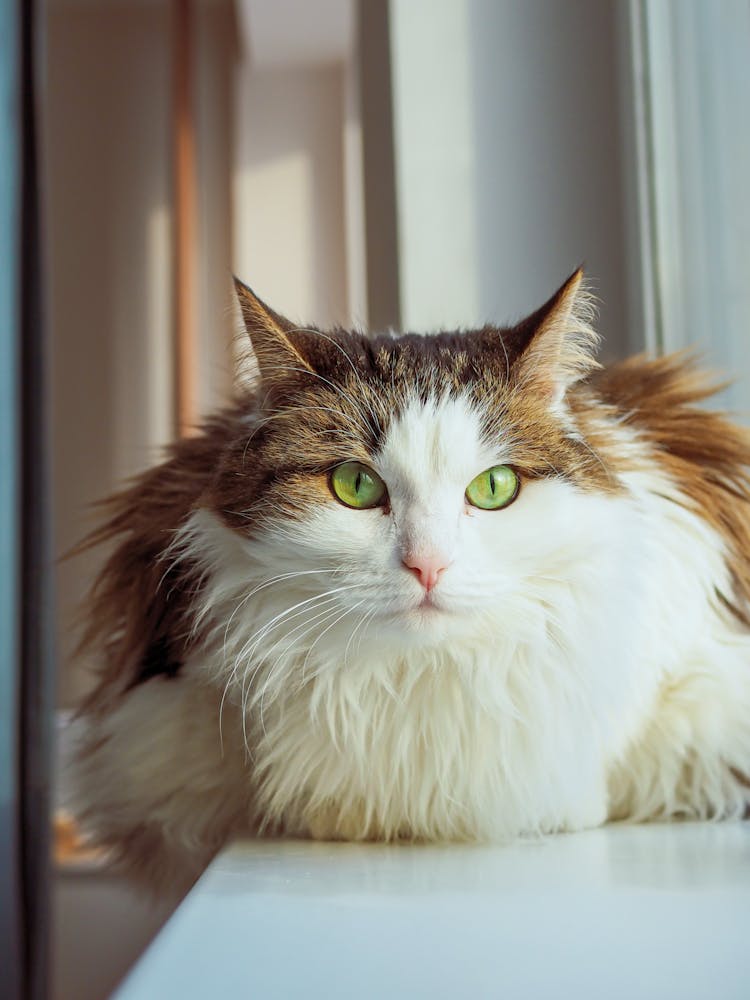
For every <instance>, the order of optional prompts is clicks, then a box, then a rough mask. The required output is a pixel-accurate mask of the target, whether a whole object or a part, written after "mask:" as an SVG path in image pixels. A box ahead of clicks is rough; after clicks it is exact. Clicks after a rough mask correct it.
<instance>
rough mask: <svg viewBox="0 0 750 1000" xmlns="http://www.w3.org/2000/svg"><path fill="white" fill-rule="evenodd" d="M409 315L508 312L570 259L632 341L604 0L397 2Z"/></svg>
mask: <svg viewBox="0 0 750 1000" xmlns="http://www.w3.org/2000/svg"><path fill="white" fill-rule="evenodd" d="M390 12H391V37H392V43H393V74H394V109H395V118H396V177H397V191H398V206H399V256H400V268H401V285H402V288H401V294H402V313H403V317H402V318H403V322H404V325H405V326H407V327H410V328H420V329H428V328H430V327H436V326H443V325H444V326H456V325H463V326H466V325H469V324H478V323H482V322H484V321H487V320H490V321H494V322H500V323H501V322H504V321H506V320H509V319H513V318H518V317H519V316H521V315H522V314H524V313H526V312H528V311H530V310H531V309H533V308H534V307H535V306H537V305H539V304H541V302H542V301H544V300H545V299H546V298H547V297H548V296H549V295H550V294H551V293H552V292H553V291H554V290H555V289H556V288H557V286H558V285H559V284H560V283H561V282H562V281H563V279H564V278H566V277H567V275H568V274H570V272H571V271H572V270H573V269H574V268H575V267H576V266H578V265H579V264H580V263H581V262H584V263H585V265H586V267H587V271H588V273H589V275H590V276H591V277H592V278H593V279H594V281H595V291H596V293H597V294H598V295H599V297H600V298H601V300H602V306H601V321H600V328H601V330H602V332H603V333H604V334H605V336H606V350H607V352H608V353H609V354H613V355H618V354H622V353H625V352H626V351H627V350H628V346H629V344H628V335H627V329H628V319H627V316H626V290H625V250H624V236H623V208H622V200H623V196H622V182H621V176H620V160H621V154H620V137H619V126H618V119H617V109H618V95H617V38H616V34H615V3H614V2H613V0H607V2H603V0H571V2H569V3H564V4H563V3H550V2H549V0H526V2H524V3H519V2H517V0H438V2H433V0H411V2H409V3H402V2H398V0H394V2H392V3H391V4H390Z"/></svg>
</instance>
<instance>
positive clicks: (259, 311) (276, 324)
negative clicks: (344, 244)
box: [234, 277, 314, 383]
mask: <svg viewBox="0 0 750 1000" xmlns="http://www.w3.org/2000/svg"><path fill="white" fill-rule="evenodd" d="M234 288H235V291H236V293H237V298H238V300H239V304H240V311H241V313H242V319H243V322H244V324H245V329H246V330H247V335H248V337H249V338H250V344H251V345H252V349H253V354H254V355H255V361H256V363H257V366H258V371H259V373H260V377H261V379H263V381H264V382H267V383H274V382H280V381H283V380H285V379H286V380H288V378H289V376H290V375H291V376H294V375H295V374H298V373H303V374H304V373H306V372H312V371H313V370H314V369H313V367H312V365H311V364H310V361H309V360H308V359H307V358H306V357H305V354H304V351H303V349H302V347H301V344H300V342H299V341H300V338H299V337H298V336H295V334H296V332H297V328H296V327H295V325H294V324H293V323H291V322H290V321H289V320H288V319H285V318H284V317H283V316H280V315H279V314H278V313H277V312H274V310H273V309H271V307H270V306H267V305H266V304H265V302H264V301H263V300H262V299H260V298H258V296H257V295H256V294H255V292H254V291H253V290H252V289H251V288H248V286H247V285H245V284H243V282H241V281H240V280H239V278H237V277H235V279H234Z"/></svg>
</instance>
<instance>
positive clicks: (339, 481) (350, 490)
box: [331, 462, 387, 510]
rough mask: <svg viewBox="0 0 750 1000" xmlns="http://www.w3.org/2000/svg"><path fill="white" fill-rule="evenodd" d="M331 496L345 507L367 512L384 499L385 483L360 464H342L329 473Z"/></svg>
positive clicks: (375, 473)
mask: <svg viewBox="0 0 750 1000" xmlns="http://www.w3.org/2000/svg"><path fill="white" fill-rule="evenodd" d="M331 490H332V492H333V495H334V496H335V497H336V498H337V499H338V500H340V501H341V503H343V504H345V505H346V506H347V507H354V508H355V509H356V510H367V508H368V507H377V506H379V505H380V504H382V503H383V502H384V500H385V498H386V495H387V493H386V488H385V483H384V482H383V480H382V479H381V478H380V476H379V475H378V474H377V472H374V471H373V470H372V469H370V468H368V466H366V465H362V463H361V462H344V464H343V465H337V466H336V468H335V469H334V470H333V472H332V473H331Z"/></svg>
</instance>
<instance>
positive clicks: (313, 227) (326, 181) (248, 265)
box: [233, 59, 349, 325]
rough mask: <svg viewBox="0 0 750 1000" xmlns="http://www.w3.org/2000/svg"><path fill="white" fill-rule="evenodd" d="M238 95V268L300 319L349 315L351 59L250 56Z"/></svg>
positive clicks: (326, 321) (336, 319)
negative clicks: (347, 78)
mask: <svg viewBox="0 0 750 1000" xmlns="http://www.w3.org/2000/svg"><path fill="white" fill-rule="evenodd" d="M235 95H236V96H235V143H236V146H235V149H236V152H235V176H234V181H233V196H234V216H235V218H236V219H237V220H238V223H237V226H236V229H235V234H234V267H235V269H236V272H237V274H238V276H239V277H241V278H242V280H243V281H246V282H247V283H248V284H249V285H251V286H252V288H253V289H254V290H255V291H256V292H257V293H258V294H259V295H260V296H261V298H263V299H265V301H267V302H268V304H269V305H271V306H272V307H273V308H275V309H277V310H278V311H279V312H281V313H283V314H284V315H286V316H288V317H289V318H290V319H292V320H295V321H299V322H301V323H317V324H321V325H330V324H334V323H346V322H348V318H349V301H348V294H347V267H346V256H345V255H346V242H345V239H346V237H345V218H344V190H343V184H344V174H343V124H344V89H343V71H342V68H341V66H339V65H331V66H310V67H300V68H295V69H291V68H287V69H284V70H280V69H268V70H260V71H258V70H256V69H255V68H254V66H253V64H252V61H251V60H250V59H245V60H244V61H243V62H242V64H241V66H240V68H239V70H238V74H237V84H236V91H235Z"/></svg>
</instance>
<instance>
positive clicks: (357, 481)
mask: <svg viewBox="0 0 750 1000" xmlns="http://www.w3.org/2000/svg"><path fill="white" fill-rule="evenodd" d="M361 483H362V473H361V472H358V473H357V478H356V479H355V481H354V492H355V493H359V487H360V485H361Z"/></svg>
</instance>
